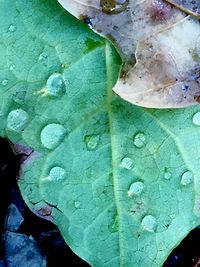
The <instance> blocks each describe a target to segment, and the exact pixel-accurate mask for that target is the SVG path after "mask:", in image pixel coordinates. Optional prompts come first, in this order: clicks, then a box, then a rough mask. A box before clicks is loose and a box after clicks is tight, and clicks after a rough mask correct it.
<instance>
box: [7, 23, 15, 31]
mask: <svg viewBox="0 0 200 267" xmlns="http://www.w3.org/2000/svg"><path fill="white" fill-rule="evenodd" d="M8 30H9V32H14V31H16V26H15V25H13V24H11V25H10V26H9V28H8Z"/></svg>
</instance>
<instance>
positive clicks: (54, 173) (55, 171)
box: [49, 166, 66, 181]
mask: <svg viewBox="0 0 200 267" xmlns="http://www.w3.org/2000/svg"><path fill="white" fill-rule="evenodd" d="M65 174H66V172H65V169H63V168H61V167H58V166H56V167H53V168H52V169H51V170H50V172H49V178H50V179H51V180H52V181H61V180H63V179H64V178H65Z"/></svg>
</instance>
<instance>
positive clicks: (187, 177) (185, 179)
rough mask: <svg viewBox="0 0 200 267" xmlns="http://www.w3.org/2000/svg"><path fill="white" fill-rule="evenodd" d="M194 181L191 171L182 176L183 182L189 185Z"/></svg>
mask: <svg viewBox="0 0 200 267" xmlns="http://www.w3.org/2000/svg"><path fill="white" fill-rule="evenodd" d="M192 181H193V173H192V172H191V171H186V172H184V173H183V174H182V176H181V184H182V185H188V184H190V183H192Z"/></svg>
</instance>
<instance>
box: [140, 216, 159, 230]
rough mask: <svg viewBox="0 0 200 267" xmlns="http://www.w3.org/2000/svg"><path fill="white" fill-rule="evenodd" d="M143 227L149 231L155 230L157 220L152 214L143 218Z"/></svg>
mask: <svg viewBox="0 0 200 267" xmlns="http://www.w3.org/2000/svg"><path fill="white" fill-rule="evenodd" d="M141 226H142V228H143V229H144V230H145V231H147V232H155V230H156V226H157V221H156V218H155V217H153V216H152V215H147V216H145V217H144V218H143V220H142V223H141Z"/></svg>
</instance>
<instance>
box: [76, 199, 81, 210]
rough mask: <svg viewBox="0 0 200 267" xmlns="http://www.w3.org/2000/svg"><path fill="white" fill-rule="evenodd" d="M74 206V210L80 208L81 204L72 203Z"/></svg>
mask: <svg viewBox="0 0 200 267" xmlns="http://www.w3.org/2000/svg"><path fill="white" fill-rule="evenodd" d="M74 206H75V208H76V209H78V208H80V206H81V202H80V201H75V202H74Z"/></svg>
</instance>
